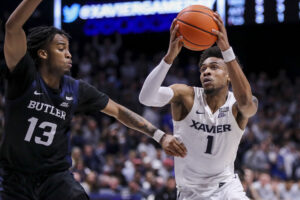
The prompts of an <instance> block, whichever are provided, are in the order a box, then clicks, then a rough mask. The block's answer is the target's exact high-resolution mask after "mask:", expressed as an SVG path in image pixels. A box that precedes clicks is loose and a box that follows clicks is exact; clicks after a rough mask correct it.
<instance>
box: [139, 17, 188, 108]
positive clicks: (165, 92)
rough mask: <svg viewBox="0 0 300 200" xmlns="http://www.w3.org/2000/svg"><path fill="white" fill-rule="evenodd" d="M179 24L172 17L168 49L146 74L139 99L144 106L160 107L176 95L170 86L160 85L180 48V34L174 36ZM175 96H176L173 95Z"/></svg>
mask: <svg viewBox="0 0 300 200" xmlns="http://www.w3.org/2000/svg"><path fill="white" fill-rule="evenodd" d="M178 28H179V26H178V25H176V20H175V19H174V20H173V22H172V25H171V28H170V42H169V49H168V52H167V54H166V56H165V57H164V58H163V60H162V61H161V62H160V63H159V64H158V65H157V66H156V67H155V68H154V69H153V71H152V72H151V73H150V74H149V75H148V76H147V78H146V80H145V82H144V84H143V87H142V89H141V92H140V95H139V100H140V102H141V103H142V104H144V105H146V106H155V107H162V106H164V105H166V104H168V103H169V102H170V101H171V100H172V99H173V98H174V97H175V96H174V95H176V94H174V91H173V90H172V89H171V88H170V87H162V86H161V84H162V83H163V81H164V79H165V77H166V75H167V73H168V71H169V69H170V67H171V65H172V63H173V61H174V59H175V58H176V57H177V55H178V54H179V52H180V51H181V49H182V46H183V43H182V41H181V40H182V36H179V37H176V33H177V31H178ZM175 98H176V97H175Z"/></svg>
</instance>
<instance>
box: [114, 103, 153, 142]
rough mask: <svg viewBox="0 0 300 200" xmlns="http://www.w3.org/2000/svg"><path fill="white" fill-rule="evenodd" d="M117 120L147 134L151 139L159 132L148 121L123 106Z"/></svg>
mask: <svg viewBox="0 0 300 200" xmlns="http://www.w3.org/2000/svg"><path fill="white" fill-rule="evenodd" d="M117 119H118V120H119V121H120V122H122V123H123V124H124V125H126V126H128V127H129V128H132V129H135V130H138V131H140V132H142V133H145V134H146V135H148V136H149V137H153V135H154V132H155V131H156V130H157V128H156V127H155V126H153V125H152V124H151V123H150V122H148V121H147V120H146V119H144V118H143V117H141V116H140V115H138V114H136V113H134V112H132V111H131V110H129V109H127V108H125V107H123V106H121V108H120V110H119V115H118V117H117Z"/></svg>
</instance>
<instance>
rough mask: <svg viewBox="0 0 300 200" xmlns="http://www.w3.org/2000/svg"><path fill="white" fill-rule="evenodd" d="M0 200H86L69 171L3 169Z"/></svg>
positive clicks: (83, 192) (80, 187)
mask: <svg viewBox="0 0 300 200" xmlns="http://www.w3.org/2000/svg"><path fill="white" fill-rule="evenodd" d="M2 187H3V190H2V191H0V192H1V197H2V200H88V199H89V197H88V195H87V194H86V192H85V191H84V189H83V187H82V186H81V185H80V184H79V183H78V182H77V181H75V179H74V178H73V175H72V173H71V172H69V171H63V172H57V173H52V174H49V175H35V174H32V175H27V174H22V173H16V172H14V171H7V170H5V171H4V173H3V181H2Z"/></svg>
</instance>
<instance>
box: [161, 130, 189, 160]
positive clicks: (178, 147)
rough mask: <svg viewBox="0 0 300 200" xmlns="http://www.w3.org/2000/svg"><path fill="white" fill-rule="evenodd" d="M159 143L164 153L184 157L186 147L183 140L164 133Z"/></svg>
mask: <svg viewBox="0 0 300 200" xmlns="http://www.w3.org/2000/svg"><path fill="white" fill-rule="evenodd" d="M160 143H161V146H162V148H163V149H164V151H165V152H166V154H168V155H170V156H179V157H185V156H186V154H187V149H186V147H185V145H184V144H183V142H181V141H179V140H178V139H177V138H176V137H174V136H173V135H170V134H165V135H164V137H163V138H162V140H161V141H160Z"/></svg>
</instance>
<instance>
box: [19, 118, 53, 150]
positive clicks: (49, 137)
mask: <svg viewBox="0 0 300 200" xmlns="http://www.w3.org/2000/svg"><path fill="white" fill-rule="evenodd" d="M28 121H29V123H30V125H29V128H28V130H27V133H26V136H25V138H24V140H25V141H27V142H30V141H31V139H32V135H33V132H34V130H35V128H36V126H37V123H38V119H37V118H35V117H31V118H29V119H28ZM38 127H39V128H41V129H46V128H47V127H49V128H50V131H44V132H43V136H45V137H47V140H46V141H43V140H42V139H41V137H38V136H35V137H34V142H35V143H36V144H41V145H45V146H49V145H51V144H52V142H53V139H54V135H55V133H56V128H57V125H56V124H54V123H51V122H47V121H45V122H42V123H40V125H39V126H38Z"/></svg>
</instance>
